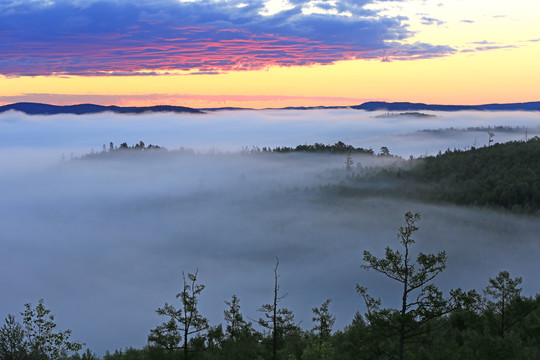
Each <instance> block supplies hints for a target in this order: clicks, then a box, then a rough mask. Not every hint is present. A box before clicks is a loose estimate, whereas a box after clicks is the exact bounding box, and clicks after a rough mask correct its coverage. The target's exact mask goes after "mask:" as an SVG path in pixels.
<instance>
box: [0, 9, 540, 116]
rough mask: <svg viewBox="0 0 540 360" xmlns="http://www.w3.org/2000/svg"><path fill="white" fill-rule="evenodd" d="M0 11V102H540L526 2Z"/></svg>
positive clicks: (535, 40) (538, 35)
mask: <svg viewBox="0 0 540 360" xmlns="http://www.w3.org/2000/svg"><path fill="white" fill-rule="evenodd" d="M0 10H2V12H1V13H0V19H1V24H2V25H1V26H0V37H1V39H2V42H0V51H1V53H2V55H1V56H0V105H5V104H10V103H15V102H41V103H49V104H56V105H72V104H78V103H95V104H99V105H117V106H154V105H159V104H167V105H175V106H187V107H193V108H214V107H241V108H254V109H264V108H282V107H290V106H297V107H300V106H350V105H357V104H361V103H363V102H367V101H387V102H415V103H426V104H428V103H429V104H443V105H455V104H459V105H478V104H492V103H518V102H530V101H538V96H537V92H536V89H537V84H538V83H540V71H538V70H537V66H536V64H537V63H538V62H539V61H540V32H539V31H537V29H536V28H537V26H536V25H535V24H536V19H535V17H534V16H533V15H532V14H535V13H538V11H540V4H531V2H530V1H527V0H520V1H518V2H513V3H512V4H511V5H509V4H508V3H507V2H504V1H494V2H493V1H491V2H487V1H483V0H482V1H476V2H475V3H474V4H469V3H468V1H456V0H448V1H445V2H441V3H439V4H436V5H431V4H427V3H425V2H422V1H421V0H407V1H377V0H365V1H361V2H359V3H356V4H352V3H350V4H349V3H347V2H340V1H328V2H323V1H287V0H270V1H256V2H241V1H232V2H225V1H219V0H213V1H209V2H201V1H177V0H163V1H160V2H151V1H142V2H138V3H136V4H133V3H130V2H127V1H93V0H92V1H87V2H70V1H63V0H62V1H33V2H27V3H25V2H23V3H16V2H13V3H11V2H7V3H5V4H2V5H0Z"/></svg>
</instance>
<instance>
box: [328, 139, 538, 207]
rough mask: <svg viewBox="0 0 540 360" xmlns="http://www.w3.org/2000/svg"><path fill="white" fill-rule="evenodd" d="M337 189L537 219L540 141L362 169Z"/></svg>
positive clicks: (495, 145) (458, 151) (456, 151)
mask: <svg viewBox="0 0 540 360" xmlns="http://www.w3.org/2000/svg"><path fill="white" fill-rule="evenodd" d="M332 188H333V189H336V190H337V191H338V192H340V193H342V194H346V195H347V196H352V195H390V196H398V197H406V198H412V199H418V200H423V201H432V202H447V203H454V204H458V205H467V206H484V207H489V208H495V209H505V210H510V211H512V212H517V213H528V214H538V213H539V211H540V138H538V137H535V138H532V139H530V140H528V141H513V142H507V143H504V144H499V143H496V144H492V145H491V146H485V147H481V148H471V149H469V150H466V151H465V150H456V149H454V150H453V151H452V150H450V149H448V150H447V151H445V152H444V153H441V152H439V154H437V155H436V156H427V157H423V158H419V159H409V160H408V161H396V162H395V163H394V164H393V165H392V166H388V167H384V168H370V169H362V168H360V169H359V170H358V171H357V172H356V173H355V174H354V175H352V176H351V177H350V178H349V179H348V180H347V181H345V182H342V183H341V184H339V185H338V186H336V187H332Z"/></svg>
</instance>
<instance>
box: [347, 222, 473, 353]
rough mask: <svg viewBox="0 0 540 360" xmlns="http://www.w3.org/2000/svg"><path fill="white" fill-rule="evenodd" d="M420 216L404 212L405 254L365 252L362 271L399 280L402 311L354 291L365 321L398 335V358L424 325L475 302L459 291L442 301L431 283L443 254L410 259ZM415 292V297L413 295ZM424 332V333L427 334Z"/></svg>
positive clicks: (388, 250)
mask: <svg viewBox="0 0 540 360" xmlns="http://www.w3.org/2000/svg"><path fill="white" fill-rule="evenodd" d="M419 220H420V214H418V213H414V214H413V213H411V212H407V213H406V214H405V226H401V227H400V228H399V230H398V234H397V237H398V239H399V241H400V243H401V245H402V246H403V248H404V253H401V252H399V251H394V250H392V249H391V248H390V247H387V248H386V252H385V257H384V258H380V259H379V258H377V257H375V256H374V255H372V254H371V253H370V252H369V251H364V261H365V262H366V263H367V264H365V265H362V267H363V268H364V269H367V270H369V269H373V270H375V271H377V272H380V273H382V274H384V275H386V276H387V277H388V278H390V279H392V280H395V281H398V282H399V283H401V285H402V287H403V291H402V294H401V308H400V309H399V310H394V309H382V310H380V309H379V308H378V306H379V304H380V301H379V300H375V299H374V298H372V297H370V296H369V295H367V289H366V288H363V287H360V286H358V285H357V291H358V292H359V293H360V295H362V296H363V297H364V299H365V300H366V305H367V307H368V320H369V321H370V323H372V325H374V324H376V323H381V322H382V323H386V324H387V325H388V327H389V328H390V331H391V332H392V333H395V334H396V335H397V336H398V339H399V340H398V344H399V345H398V357H399V359H400V360H401V359H403V354H404V347H405V343H406V342H407V340H410V339H411V338H413V337H416V336H419V335H422V334H424V333H425V331H423V327H424V325H426V324H427V323H428V322H431V321H432V320H435V319H437V318H440V317H441V316H443V315H445V314H447V313H449V312H451V311H452V310H454V309H456V308H457V307H459V306H461V305H462V304H464V303H469V302H472V301H475V299H476V297H477V295H476V293H475V292H474V291H471V292H469V293H468V294H464V293H463V292H462V291H461V289H457V290H452V291H451V292H450V294H451V299H449V300H446V299H444V298H443V295H442V292H441V291H439V289H438V288H437V287H436V286H435V285H433V284H432V283H431V281H432V280H433V279H434V278H435V277H436V276H437V275H439V274H440V273H441V272H442V271H443V270H444V269H445V268H446V253H445V252H444V251H442V252H439V253H438V254H423V253H419V254H418V256H417V258H416V261H413V259H411V255H410V249H409V247H410V246H411V245H412V244H414V243H415V241H414V239H413V238H412V236H413V234H414V233H415V232H416V231H417V230H418V226H417V225H416V222H417V221H419ZM413 293H416V294H417V295H416V296H413ZM428 330H429V328H428ZM428 330H426V331H428Z"/></svg>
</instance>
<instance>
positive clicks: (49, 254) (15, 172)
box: [0, 110, 540, 354]
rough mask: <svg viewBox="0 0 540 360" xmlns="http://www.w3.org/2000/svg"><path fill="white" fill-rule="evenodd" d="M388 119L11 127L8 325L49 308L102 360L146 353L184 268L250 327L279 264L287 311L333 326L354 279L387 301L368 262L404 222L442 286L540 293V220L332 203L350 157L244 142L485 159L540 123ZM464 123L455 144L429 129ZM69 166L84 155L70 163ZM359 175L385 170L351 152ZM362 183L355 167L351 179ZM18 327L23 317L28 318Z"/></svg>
mask: <svg viewBox="0 0 540 360" xmlns="http://www.w3.org/2000/svg"><path fill="white" fill-rule="evenodd" d="M432 114H435V115H437V117H433V118H417V117H384V118H376V117H375V116H376V115H380V113H366V112H363V111H354V110H326V111H277V110H273V111H240V112H214V113H208V114H204V115H182V114H153V115H135V116H129V115H112V114H100V115H89V116H75V115H58V116H26V115H22V114H20V113H15V112H10V113H4V114H1V115H0V199H1V201H0V270H1V275H0V289H2V291H1V292H0V294H1V295H0V317H1V319H3V318H5V317H6V316H7V314H17V315H18V314H19V313H20V312H21V311H22V310H23V309H24V304H25V303H28V302H30V303H32V304H34V305H35V304H36V303H37V302H38V301H39V299H40V298H44V299H45V305H46V306H47V307H48V308H50V309H51V310H52V312H53V313H54V314H55V315H56V320H57V323H58V324H59V327H60V328H63V329H66V328H69V329H72V331H73V335H72V339H74V340H79V341H82V342H85V343H86V344H87V346H88V347H89V348H90V349H92V350H93V351H96V352H97V353H99V354H103V353H104V352H105V350H107V349H108V350H114V349H120V348H125V347H128V346H134V347H142V346H144V345H145V344H146V338H147V335H148V333H149V330H150V329H152V328H153V327H155V326H156V325H157V324H158V323H160V322H161V321H164V320H165V319H160V317H159V316H158V315H157V314H156V313H155V312H154V310H155V309H156V308H158V307H160V306H162V305H163V304H164V303H165V302H169V303H174V302H175V301H176V299H175V295H176V294H177V293H178V292H179V291H180V290H181V286H182V282H181V274H182V271H185V272H194V271H196V270H197V269H198V271H199V273H198V274H199V280H200V282H201V283H203V284H205V285H206V288H205V290H204V291H203V292H202V294H201V297H200V310H201V313H202V314H203V315H204V316H206V317H208V318H209V320H210V323H211V324H213V325H216V324H218V323H220V322H223V310H224V309H225V304H224V301H225V300H230V298H231V296H232V295H233V294H236V295H237V296H238V297H239V299H240V305H241V308H242V311H243V313H244V315H245V316H248V317H250V318H253V319H257V318H258V317H259V316H261V314H260V313H259V312H258V311H257V310H258V309H259V308H260V306H261V305H262V304H264V303H269V302H270V301H271V300H272V295H273V268H274V262H275V259H276V257H279V261H280V265H279V274H280V278H279V280H280V289H281V292H282V293H283V294H285V293H286V294H288V295H287V296H286V297H285V298H284V299H283V300H282V302H281V305H283V306H285V307H288V308H290V309H292V310H293V311H294V314H295V316H296V319H297V320H298V321H302V323H301V326H302V327H303V328H305V329H310V328H311V327H312V323H311V317H312V313H311V309H312V308H313V307H315V306H319V305H320V304H321V303H322V302H323V301H325V300H326V299H327V298H330V299H332V303H331V304H330V310H331V311H332V312H333V313H334V314H335V315H336V317H337V322H336V326H335V329H336V330H337V329H342V328H343V327H344V326H345V325H347V324H348V323H350V321H351V319H352V317H353V316H354V313H355V312H356V311H360V312H363V311H365V308H364V306H363V303H362V301H361V298H360V297H359V296H358V295H357V294H356V293H355V284H357V283H358V284H360V285H362V286H367V287H368V288H369V290H370V293H371V294H372V295H376V296H380V297H382V298H383V304H384V305H387V306H396V305H397V304H398V303H399V288H398V287H396V284H393V283H392V281H390V280H387V279H385V278H384V277H383V276H382V275H379V274H377V273H374V272H373V271H369V272H368V271H365V270H363V269H362V268H361V267H360V266H361V265H362V251H363V250H369V251H372V252H373V253H374V254H376V255H377V256H382V255H383V254H384V248H385V247H386V246H388V245H390V246H392V247H394V248H397V247H398V245H397V240H396V231H397V229H398V228H399V226H401V225H402V223H403V214H404V213H405V212H406V211H414V212H420V213H421V215H422V220H421V222H420V224H419V226H420V230H419V231H418V233H417V236H416V240H417V244H416V245H415V250H416V251H423V252H438V251H442V250H445V251H446V252H447V255H448V262H447V265H448V267H447V269H446V270H445V272H444V273H443V274H441V275H440V276H439V277H438V278H437V281H436V283H437V284H438V285H439V286H440V287H441V288H442V289H444V290H445V291H448V290H449V289H451V288H456V287H462V288H464V289H472V288H475V289H477V290H481V289H482V288H484V287H485V286H486V285H487V283H488V279H489V278H490V277H494V276H495V275H496V274H497V272H498V271H500V270H508V271H510V274H511V275H512V276H522V277H523V293H524V294H525V295H531V294H536V293H537V292H539V289H540V279H539V278H538V276H537V270H538V269H537V261H538V260H537V259H538V258H540V244H539V243H538V233H539V232H540V222H539V221H538V218H534V217H525V216H517V215H512V214H507V213H498V212H493V211H488V210H478V209H471V208H460V207H456V206H442V205H428V204H422V203H414V202H405V201H395V200H391V199H381V198H374V197H367V198H341V197H331V196H325V195H324V194H321V193H320V192H317V191H311V190H312V189H316V188H318V186H319V185H325V184H332V183H336V182H338V181H340V180H341V179H343V178H344V177H345V176H347V175H348V173H347V171H346V170H345V165H344V160H345V158H344V157H343V156H339V155H334V156H332V155H323V154H318V155H317V154H315V155H314V154H311V155H308V154H249V153H246V152H242V151H241V149H242V148H243V147H248V148H252V147H253V146H255V147H257V146H258V147H263V146H266V147H275V146H296V145H298V144H312V143H315V142H319V143H325V144H333V143H335V142H337V141H343V142H345V143H347V144H352V145H354V146H356V147H364V148H372V149H373V150H374V151H375V152H378V151H379V149H380V147H381V146H386V147H388V148H389V150H390V152H391V153H393V154H397V155H400V156H403V157H408V156H409V155H413V156H415V157H417V156H422V155H426V154H427V155H430V154H435V153H437V152H438V151H439V150H441V151H443V152H444V151H445V150H446V149H447V148H450V149H454V148H458V149H466V148H468V147H470V146H472V145H474V144H476V146H485V145H486V144H487V143H488V139H489V135H488V133H487V130H484V129H481V130H478V131H460V130H463V129H466V128H469V127H479V128H483V127H488V126H491V127H495V126H509V127H520V129H518V130H515V131H508V129H507V131H502V130H500V131H497V130H495V131H494V134H495V135H494V137H493V140H494V141H495V142H503V141H509V140H523V139H525V138H526V137H532V136H535V135H539V134H540V128H539V127H540V114H539V113H515V112H514V113H483V112H457V113H432ZM450 127H452V128H454V129H455V130H454V131H447V132H440V131H420V130H437V129H445V128H450ZM141 140H142V141H144V142H145V143H146V144H155V145H160V146H165V147H167V148H168V149H170V150H173V149H178V148H180V147H184V148H190V149H193V150H194V152H191V151H183V152H180V151H179V152H174V153H171V152H169V153H167V154H161V155H160V154H158V153H156V154H147V156H141V157H127V158H111V159H102V160H79V159H77V158H78V157H79V156H81V155H83V154H86V153H89V152H90V151H92V149H94V151H101V148H102V145H103V144H105V145H106V146H108V144H109V142H113V143H114V144H117V145H118V144H120V143H122V142H124V141H125V142H127V143H128V144H130V145H132V144H135V143H137V142H139V141H141ZM72 157H73V160H72V159H71V158H72ZM353 159H354V160H355V162H356V163H357V164H362V165H373V164H375V163H374V161H375V160H374V159H369V158H364V157H360V156H358V155H353ZM353 171H354V169H353ZM18 318H19V321H20V320H21V317H20V316H19V317H18Z"/></svg>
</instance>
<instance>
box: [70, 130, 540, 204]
mask: <svg viewBox="0 0 540 360" xmlns="http://www.w3.org/2000/svg"><path fill="white" fill-rule="evenodd" d="M156 152H158V153H160V154H163V153H169V154H171V155H174V154H177V153H180V152H181V153H194V151H193V150H190V149H186V148H180V149H177V150H168V149H167V148H165V147H162V146H158V145H145V143H144V142H142V141H140V142H139V143H137V144H134V145H128V144H127V143H126V142H124V143H122V144H120V146H115V145H114V144H113V143H112V142H111V143H110V144H109V146H108V147H107V146H105V145H103V148H102V150H101V151H100V152H95V151H93V150H92V151H91V152H90V153H88V154H86V155H83V156H81V157H79V158H77V159H82V160H88V159H107V158H116V157H117V156H119V155H126V154H128V155H134V154H135V155H139V154H141V153H145V154H153V153H156ZM240 153H243V154H250V155H257V154H261V155H264V154H287V153H321V154H333V155H340V154H341V155H343V159H342V160H340V166H342V164H345V167H346V169H347V170H349V174H348V176H347V180H345V181H342V182H340V183H339V184H328V185H323V186H321V187H320V189H321V190H323V192H325V193H329V194H340V195H345V196H392V197H402V198H403V197H404V198H408V199H415V200H421V201H428V202H445V203H453V204H457V205H465V206H481V207H488V208H492V209H503V210H507V211H512V212H515V213H526V214H538V213H539V212H540V138H538V137H534V138H532V139H529V140H527V141H512V142H507V143H502V144H501V143H495V144H490V146H484V147H480V148H475V147H472V148H470V149H468V150H459V149H454V150H450V149H447V150H446V151H445V152H444V153H442V152H439V153H438V154H437V155H435V156H425V157H420V158H413V157H411V158H409V159H407V160H405V159H403V158H401V157H399V156H396V155H392V154H391V153H390V150H389V149H388V147H386V146H383V147H382V148H381V149H380V152H379V153H377V154H376V153H375V152H374V151H373V150H372V149H371V148H369V149H365V148H362V147H354V146H352V145H348V144H345V143H343V142H342V141H339V142H337V143H335V144H333V145H326V144H321V143H315V144H312V145H308V144H304V145H297V146H296V147H288V146H281V147H280V146H278V147H274V148H271V147H262V148H260V147H256V146H254V147H251V148H249V147H243V148H242V149H241V151H240ZM356 155H365V156H370V157H373V158H384V159H385V160H392V161H390V163H389V162H388V161H385V164H384V165H382V166H376V165H372V166H362V161H361V159H360V160H357V161H355V160H354V156H356ZM353 165H355V166H353Z"/></svg>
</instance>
